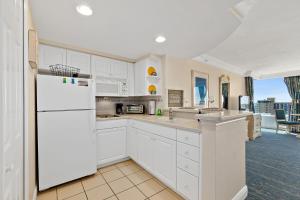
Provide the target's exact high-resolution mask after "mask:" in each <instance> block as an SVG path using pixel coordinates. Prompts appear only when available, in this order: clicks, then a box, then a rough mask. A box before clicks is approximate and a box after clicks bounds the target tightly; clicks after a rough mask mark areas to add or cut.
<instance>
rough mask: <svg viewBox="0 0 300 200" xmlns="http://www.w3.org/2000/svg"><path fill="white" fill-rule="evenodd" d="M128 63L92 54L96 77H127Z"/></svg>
mask: <svg viewBox="0 0 300 200" xmlns="http://www.w3.org/2000/svg"><path fill="white" fill-rule="evenodd" d="M127 65H128V63H127V62H123V61H118V60H113V59H109V58H104V57H100V56H92V71H93V73H94V75H95V76H96V77H104V78H116V79H127V76H128V74H127V73H128V66H127Z"/></svg>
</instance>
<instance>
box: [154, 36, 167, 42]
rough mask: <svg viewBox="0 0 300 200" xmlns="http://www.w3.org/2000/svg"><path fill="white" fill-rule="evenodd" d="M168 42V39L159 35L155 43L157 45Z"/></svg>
mask: <svg viewBox="0 0 300 200" xmlns="http://www.w3.org/2000/svg"><path fill="white" fill-rule="evenodd" d="M165 41H166V37H164V36H162V35H159V36H157V37H156V38H155V42H157V43H164V42H165Z"/></svg>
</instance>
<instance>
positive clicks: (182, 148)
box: [177, 142, 200, 162]
mask: <svg viewBox="0 0 300 200" xmlns="http://www.w3.org/2000/svg"><path fill="white" fill-rule="evenodd" d="M199 151H200V150H199V148H197V147H193V146H190V145H187V144H183V143H180V142H177V154H178V155H180V156H183V157H185V158H189V159H191V160H194V161H196V162H199V160H200V158H199V155H200V153H199Z"/></svg>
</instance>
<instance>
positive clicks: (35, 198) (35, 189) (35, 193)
mask: <svg viewBox="0 0 300 200" xmlns="http://www.w3.org/2000/svg"><path fill="white" fill-rule="evenodd" d="M32 200H37V186H35V188H34V191H33V194H32Z"/></svg>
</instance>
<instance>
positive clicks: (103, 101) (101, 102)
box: [96, 96, 162, 115]
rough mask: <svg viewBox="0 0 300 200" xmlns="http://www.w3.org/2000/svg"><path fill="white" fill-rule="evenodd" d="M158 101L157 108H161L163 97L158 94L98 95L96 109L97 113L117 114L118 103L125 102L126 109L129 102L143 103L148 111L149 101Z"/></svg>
mask: <svg viewBox="0 0 300 200" xmlns="http://www.w3.org/2000/svg"><path fill="white" fill-rule="evenodd" d="M150 100H154V101H156V108H158V107H159V108H161V107H160V104H161V102H162V99H161V97H157V96H145V97H97V98H96V111H97V115H100V114H115V112H116V106H115V105H116V103H123V104H124V109H125V106H126V105H128V104H143V105H144V106H145V111H146V112H147V110H148V109H147V108H148V101H150Z"/></svg>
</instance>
